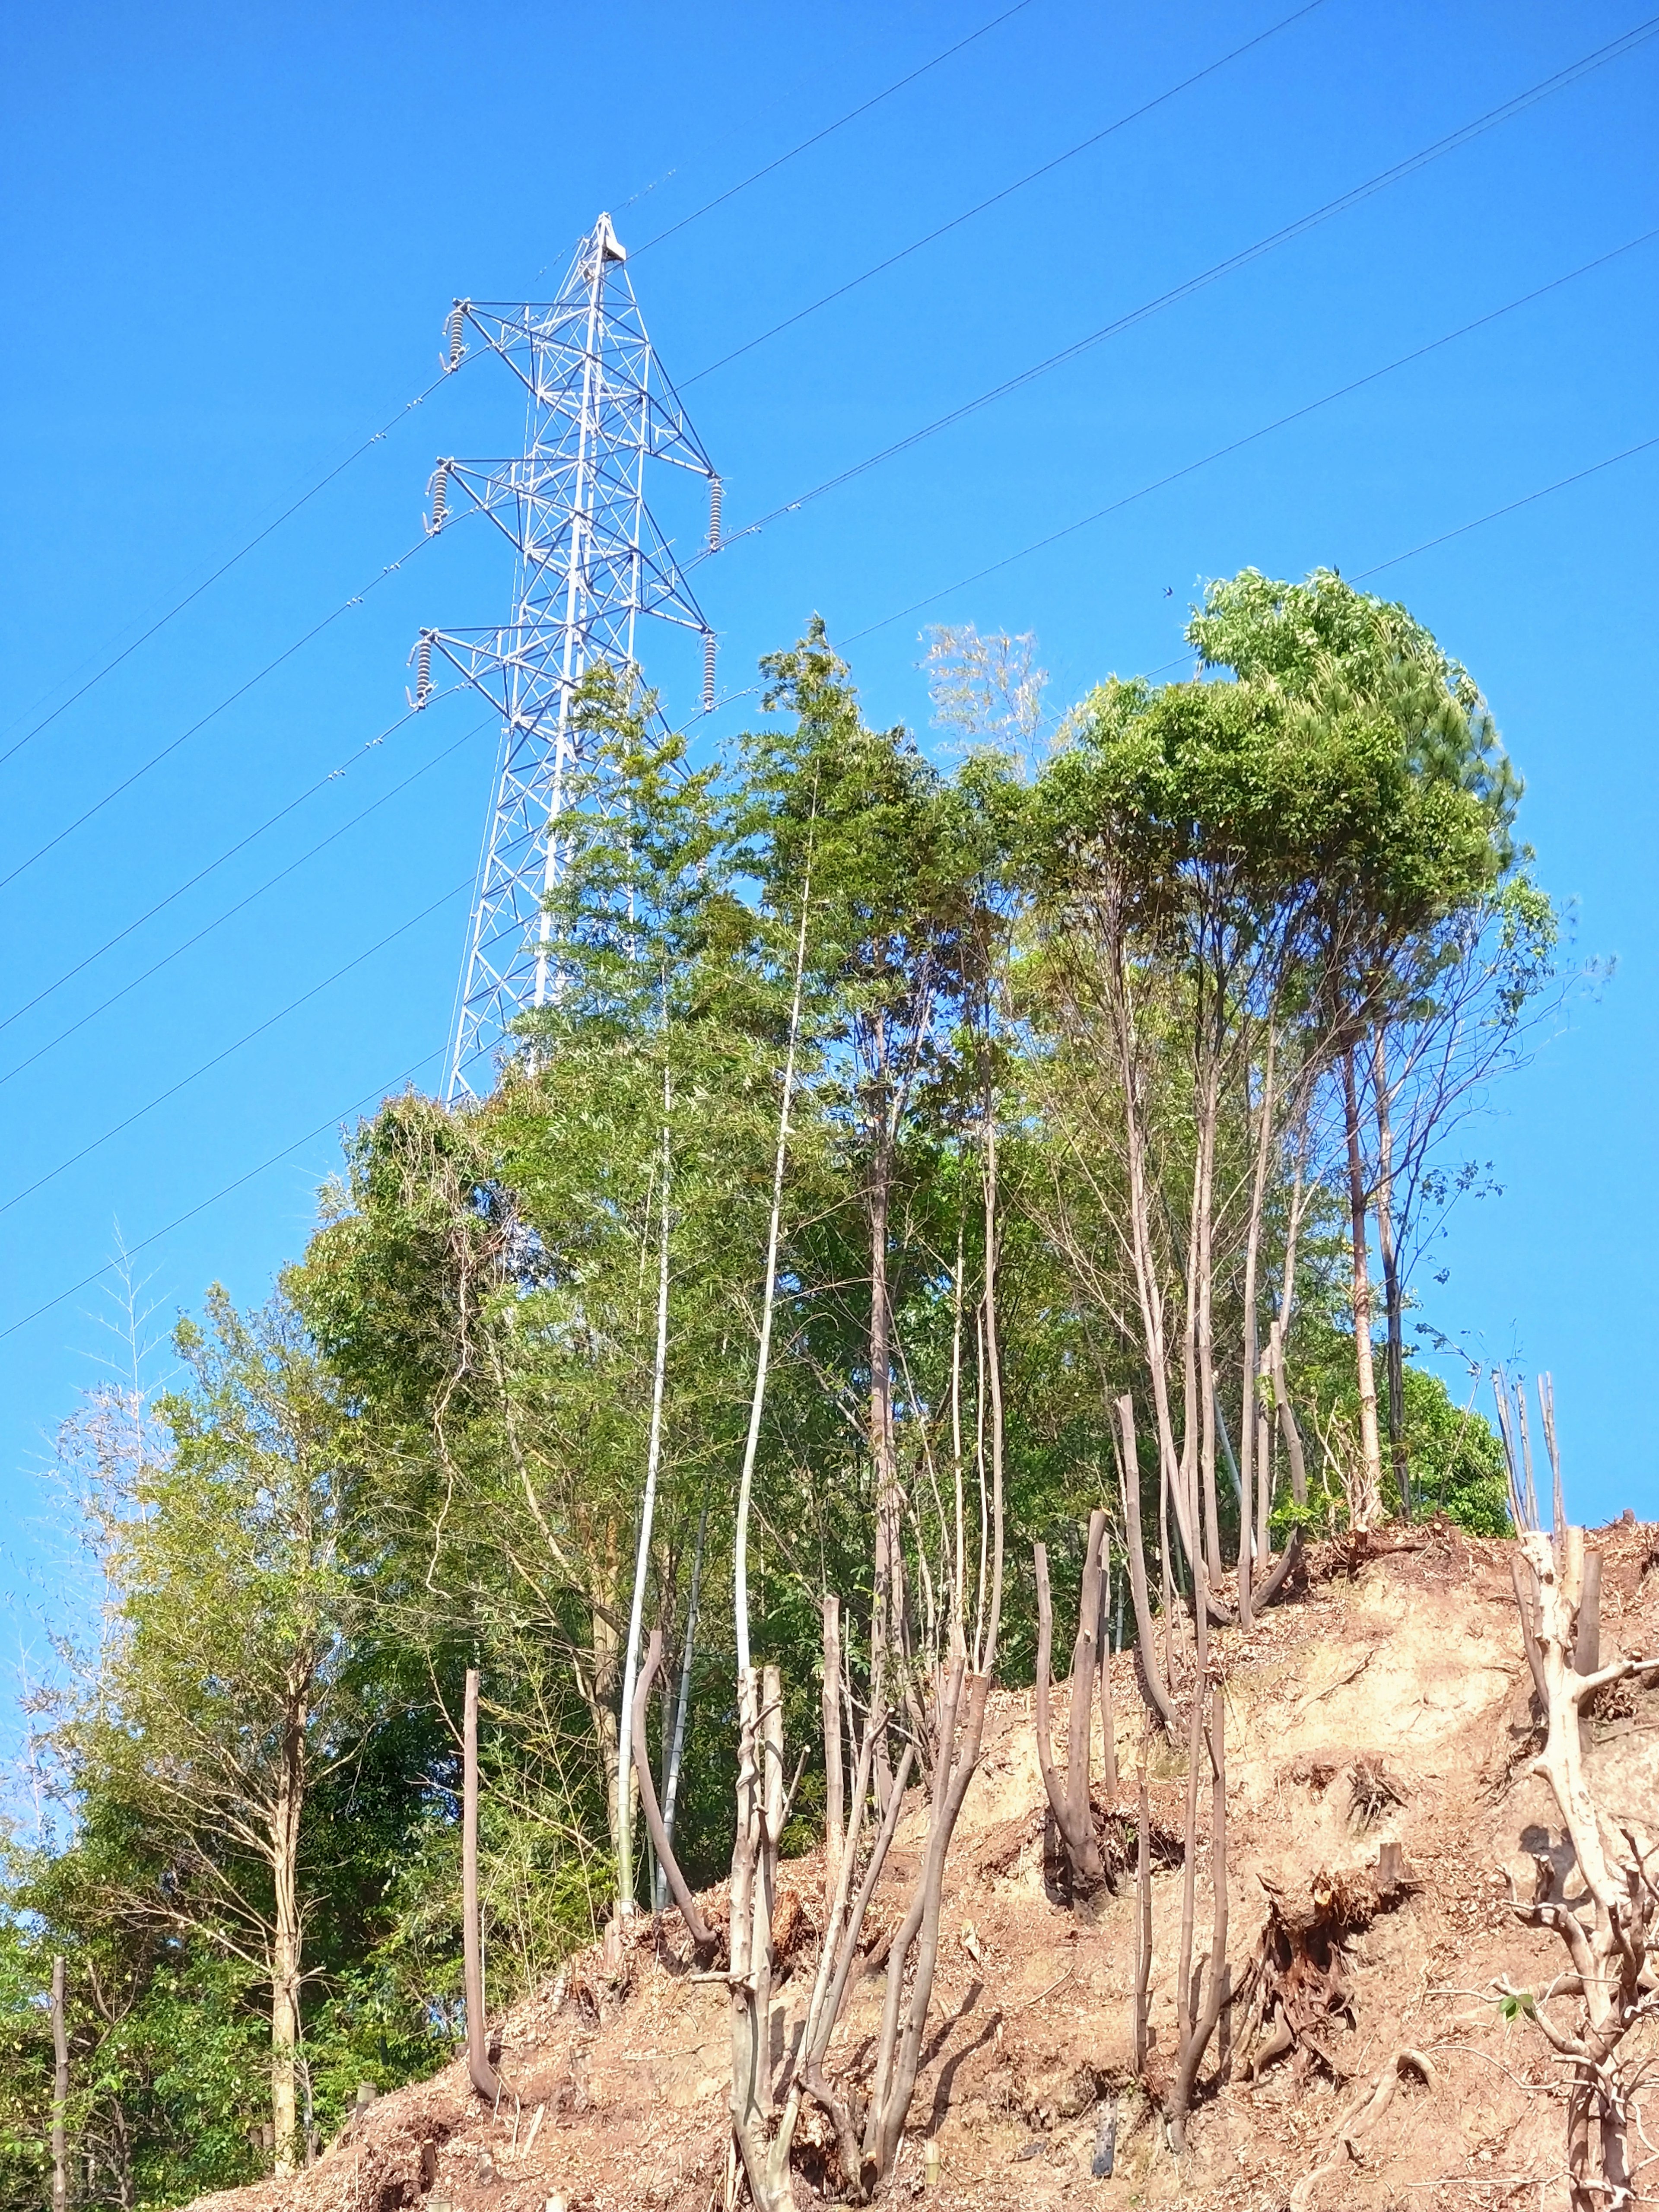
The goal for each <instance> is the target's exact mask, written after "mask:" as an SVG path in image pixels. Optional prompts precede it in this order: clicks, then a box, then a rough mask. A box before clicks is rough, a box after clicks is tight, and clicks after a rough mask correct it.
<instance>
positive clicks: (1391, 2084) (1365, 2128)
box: [1291, 2051, 1436, 2212]
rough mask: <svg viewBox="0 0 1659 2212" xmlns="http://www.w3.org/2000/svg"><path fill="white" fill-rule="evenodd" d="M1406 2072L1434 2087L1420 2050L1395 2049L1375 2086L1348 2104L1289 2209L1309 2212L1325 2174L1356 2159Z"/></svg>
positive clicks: (1294, 2191)
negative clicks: (1363, 2142)
mask: <svg viewBox="0 0 1659 2212" xmlns="http://www.w3.org/2000/svg"><path fill="white" fill-rule="evenodd" d="M1407 2074H1415V2075H1417V2076H1418V2078H1419V2081H1421V2082H1422V2084H1423V2086H1424V2087H1425V2089H1427V2090H1428V2091H1429V2093H1430V2094H1431V2095H1432V2094H1433V2093H1434V2089H1435V2087H1436V2081H1435V2071H1434V2069H1433V2067H1432V2066H1431V2064H1430V2063H1429V2062H1428V2060H1427V2059H1426V2058H1425V2057H1424V2056H1423V2054H1422V2052H1421V2051H1395V2055H1394V2057H1392V2058H1391V2059H1390V2060H1389V2063H1388V2064H1387V2065H1386V2066H1385V2067H1384V2068H1383V2071H1382V2072H1381V2073H1380V2074H1379V2075H1377V2077H1376V2083H1375V2085H1374V2087H1372V2088H1371V2089H1370V2091H1369V2092H1362V2093H1361V2095H1360V2097H1359V2098H1358V2100H1356V2101H1355V2102H1354V2103H1353V2104H1352V2105H1350V2106H1349V2107H1348V2110H1347V2112H1346V2115H1345V2116H1344V2118H1342V2120H1341V2121H1340V2123H1339V2124H1338V2127H1337V2130H1336V2136H1335V2140H1334V2142H1333V2143H1332V2144H1331V2147H1330V2148H1329V2149H1328V2151H1327V2152H1326V2154H1325V2155H1324V2157H1323V2158H1322V2160H1320V2162H1319V2164H1318V2165H1317V2166H1315V2168H1314V2170H1313V2172H1311V2173H1307V2174H1304V2176H1303V2178H1302V2179H1301V2180H1300V2181H1298V2182H1297V2185H1296V2186H1295V2188H1294V2189H1292V2190H1291V2212H1309V2207H1310V2205H1311V2204H1312V2203H1313V2194H1314V2191H1315V2190H1316V2188H1317V2187H1318V2185H1319V2184H1320V2183H1321V2182H1322V2180H1323V2179H1325V2177H1326V2175H1327V2174H1329V2173H1334V2172H1336V2171H1337V2169H1338V2168H1339V2167H1340V2166H1346V2164H1347V2162H1348V2160H1350V2159H1353V2160H1356V2161H1358V2157H1359V2149H1358V2146H1359V2142H1360V2141H1361V2139H1362V2137H1364V2136H1367V2135H1369V2134H1370V2131H1371V2130H1372V2129H1373V2128H1374V2127H1375V2126H1376V2124H1377V2122H1378V2121H1379V2120H1380V2119H1381V2118H1382V2117H1383V2113H1384V2112H1387V2111H1388V2109H1389V2106H1390V2105H1391V2104H1392V2103H1393V2102H1394V2093H1395V2090H1396V2089H1397V2088H1398V2087H1399V2086H1400V2083H1401V2080H1402V2079H1403V2078H1404V2077H1405V2075H1407Z"/></svg>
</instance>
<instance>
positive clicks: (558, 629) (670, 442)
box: [415, 215, 720, 1100]
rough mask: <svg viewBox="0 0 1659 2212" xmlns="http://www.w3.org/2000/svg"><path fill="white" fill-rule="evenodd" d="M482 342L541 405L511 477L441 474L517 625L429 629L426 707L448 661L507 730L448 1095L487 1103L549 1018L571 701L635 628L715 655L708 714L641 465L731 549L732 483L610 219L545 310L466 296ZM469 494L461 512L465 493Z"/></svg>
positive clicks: (436, 508) (423, 656) (533, 404)
mask: <svg viewBox="0 0 1659 2212" xmlns="http://www.w3.org/2000/svg"><path fill="white" fill-rule="evenodd" d="M469 332H471V333H472V334H473V335H474V336H475V337H477V339H479V340H481V341H482V342H483V344H485V345H487V346H488V347H489V349H491V351H492V352H495V353H496V354H499V355H500V356H501V359H502V360H503V361H504V362H506V363H507V366H508V368H511V369H512V370H513V373H514V374H515V375H516V376H517V377H518V378H519V379H520V382H521V383H522V384H523V386H525V390H526V393H527V395H528V406H527V413H526V434H525V450H524V453H522V455H520V456H519V457H517V458H515V459H511V460H503V461H460V460H441V461H440V462H439V464H438V466H437V470H436V472H435V475H434V477H433V479H432V483H431V488H430V489H431V500H432V512H431V514H430V517H429V518H428V525H427V526H428V529H429V530H440V529H442V528H443V527H444V526H446V525H447V523H449V522H452V521H453V520H456V519H457V518H458V517H459V515H460V514H463V513H468V512H476V513H483V514H486V515H488V516H489V519H490V520H491V521H492V522H493V523H494V524H495V526H496V527H497V528H498V529H499V530H501V532H502V533H503V534H504V535H505V536H506V537H507V539H508V540H509V541H510V542H511V544H512V545H513V553H514V562H513V612H512V619H511V620H510V621H509V622H508V623H507V624H506V625H505V627H503V628H502V629H489V630H440V629H423V630H422V632H421V635H420V641H419V644H418V645H417V647H416V656H417V667H418V673H417V678H416V699H415V703H416V705H417V706H420V705H424V703H425V702H426V700H427V698H428V696H429V695H430V692H431V689H432V655H433V653H434V650H436V651H437V652H438V653H440V654H441V656H442V657H443V658H444V659H446V660H447V661H448V662H449V663H450V664H451V665H452V666H453V668H455V669H456V670H457V671H459V673H460V675H461V676H462V677H464V678H465V680H466V682H467V683H469V684H471V685H473V686H474V687H475V688H476V689H477V690H479V691H481V692H483V695H484V696H485V697H486V698H487V699H489V701H490V702H491V703H492V705H493V706H494V707H495V708H496V710H497V711H498V713H499V714H500V715H501V751H500V757H499V761H498V764H497V768H496V775H495V805H494V810H493V812H492V815H491V817H490V823H489V836H488V837H487V839H486V840H485V843H484V849H483V861H482V865H481V867H480V871H479V876H478V882H477V890H476V892H475V895H474V898H473V905H472V917H471V927H470V932H469V938H468V945H467V951H466V959H465V968H464V970H463V974H462V981H461V988H460V994H459V998H458V1000H457V1002H456V1011H455V1021H454V1025H453V1032H452V1035H451V1039H450V1048H449V1060H448V1074H447V1087H446V1091H445V1096H446V1097H447V1098H448V1099H450V1100H453V1099H455V1098H456V1097H479V1096H482V1095H483V1092H484V1091H488V1090H489V1087H490V1085H491V1082H492V1080H493V1076H494V1069H495V1057H496V1055H497V1054H499V1053H500V1052H501V1051H502V1050H503V1049H504V1048H506V1047H507V1045H508V1044H509V1043H510V1041H511V1040H510V1034H509V1030H510V1024H512V1022H513V1019H514V1018H515V1017H516V1016H518V1015H520V1014H522V1013H524V1012H526V1011H528V1010H529V1009H531V1008H532V1007H536V1006H544V1005H546V1003H547V1002H548V1000H549V998H550V995H551V994H552V992H553V990H554V988H555V987H556V980H557V960H558V955H557V947H556V945H555V944H554V942H553V939H552V921H551V917H550V915H549V914H548V912H547V908H546V903H545V902H546V897H547V894H548V892H549V890H550V889H551V887H552V885H553V884H554V882H555V881H556V877H557V873H558V868H559V854H560V839H559V820H560V813H561V809H562V804H563V799H564V793H565V786H566V781H567V779H568V775H569V773H570V769H571V766H572V746H573V743H574V741H575V732H574V729H573V721H572V712H571V709H572V702H573V700H574V695H575V691H576V687H577V686H578V684H580V681H581V679H582V677H583V676H584V675H585V674H586V671H588V670H589V669H590V668H592V666H593V665H595V664H596V663H597V662H600V661H605V662H608V663H609V664H610V665H611V666H612V667H614V668H616V669H617V670H618V671H622V672H623V673H624V674H627V673H630V672H632V671H637V669H638V666H639V662H638V658H637V649H636V629H637V624H638V622H639V619H640V617H641V616H642V615H649V616H652V617H654V618H656V619H657V620H659V621H661V622H668V623H674V624H676V625H677V626H678V627H679V628H680V629H690V630H694V631H696V632H697V633H698V634H699V635H701V636H702V640H703V705H704V707H705V708H708V707H712V706H713V704H714V632H713V631H712V630H711V629H710V628H709V626H708V623H707V622H706V621H705V620H704V618H703V615H702V609H701V608H700V607H699V606H698V605H697V602H696V599H695V598H694V596H693V595H692V592H691V590H690V586H688V584H687V583H686V580H685V578H684V575H683V574H681V573H680V569H679V566H678V562H676V560H675V558H674V556H673V553H672V552H671V550H670V547H669V545H668V543H667V541H666V539H665V538H664V536H663V533H662V532H661V531H660V530H659V527H658V526H657V523H656V521H655V520H654V519H653V515H652V513H651V509H650V507H648V506H647V503H646V496H645V465H646V463H647V461H664V462H668V463H670V464H671V465H674V466H676V467H678V468H683V469H688V470H690V471H692V472H693V473H694V474H696V475H697V476H701V477H706V478H707V479H708V487H709V520H708V547H709V550H714V549H716V548H717V547H718V545H719V544H720V478H719V477H718V476H716V474H715V472H714V464H713V463H712V462H711V461H710V459H709V458H708V454H707V453H705V452H704V451H703V448H702V441H700V439H699V438H698V436H697V435H696V431H695V430H694V429H693V428H692V427H691V425H690V422H689V421H688V420H687V418H686V414H685V410H684V407H683V406H682V404H680V400H679V398H678V394H677V393H676V392H675V391H674V388H673V386H671V384H670V383H669V381H668V380H667V378H666V377H665V375H664V374H663V371H662V368H661V365H660V363H659V362H658V360H657V357H656V355H655V353H654V352H653V349H652V344H651V341H650V339H649V337H647V335H646V329H645V325H644V323H643V321H642V320H641V316H640V311H639V306H638V303H637V302H636V301H635V297H634V288H633V286H632V285H631V284H630V283H629V278H628V268H627V257H626V255H625V253H624V252H623V247H622V246H621V244H620V243H619V242H618V240H617V234H616V233H615V231H614V230H613V229H612V228H611V218H610V216H607V215H602V216H600V217H599V221H598V222H596V223H595V225H594V226H593V229H592V234H591V235H590V236H589V237H587V238H585V239H584V240H582V242H581V244H580V246H578V247H577V249H576V253H575V258H574V260H573V261H572V263H571V264H570V269H569V272H568V275H567V276H566V277H565V280H564V283H563V284H562V287H561V288H560V291H559V295H558V297H557V298H556V300H555V301H553V302H552V304H551V306H528V307H508V306H502V305H501V304H499V303H495V302H489V301H475V300H458V301H456V302H455V306H454V308H453V312H452V313H451V315H450V318H449V322H448V325H447V338H448V361H447V365H448V366H449V367H450V368H458V367H459V364H460V362H461V361H462V359H463V357H464V356H465V352H466V350H467V343H468V334H469ZM458 495H459V497H458Z"/></svg>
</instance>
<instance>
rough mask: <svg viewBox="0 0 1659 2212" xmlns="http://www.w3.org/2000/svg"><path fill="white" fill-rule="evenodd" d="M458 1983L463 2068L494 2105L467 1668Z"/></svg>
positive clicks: (474, 1730) (474, 1727)
mask: <svg viewBox="0 0 1659 2212" xmlns="http://www.w3.org/2000/svg"><path fill="white" fill-rule="evenodd" d="M461 1981H462V1987H463V1990H464V1992H465V2000H466V2070H467V2074H468V2075H469V2077H470V2078H471V2083H472V2086H473V2087H474V2088H475V2089H476V2090H477V2093H478V2094H479V2095H480V2096H481V2097H484V2098H487V2099H488V2100H489V2102H490V2103H491V2104H492V2105H493V2104H494V2103H495V2100H496V2098H497V2097H498V2096H500V2094H501V2083H500V2081H498V2080H497V2079H496V2077H495V2068H494V2067H493V2066H491V2064H490V2063H489V2051H488V2050H487V2048H486V2038H485V2035H484V1986H483V1930H482V1929H481V1928H480V1926H479V1923H478V1670H477V1668H476V1667H469V1668H467V1670H466V1692H465V1702H464V1704H463V1705H462V1708H461Z"/></svg>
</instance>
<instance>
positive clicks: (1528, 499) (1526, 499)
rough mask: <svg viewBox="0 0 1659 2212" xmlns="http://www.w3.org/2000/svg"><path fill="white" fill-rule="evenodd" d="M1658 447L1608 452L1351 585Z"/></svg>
mask: <svg viewBox="0 0 1659 2212" xmlns="http://www.w3.org/2000/svg"><path fill="white" fill-rule="evenodd" d="M1656 446H1659V436H1655V437H1651V438H1644V439H1643V440H1642V441H1641V442H1640V444H1639V445H1635V446H1626V447H1625V449H1624V451H1623V452H1622V453H1609V454H1608V455H1607V458H1606V459H1605V460H1600V461H1592V462H1591V463H1590V465H1589V467H1588V468H1583V469H1575V470H1574V471H1573V473H1572V474H1571V476H1570V477H1557V478H1556V480H1555V482H1554V483H1547V484H1541V485H1540V486H1539V488H1538V489H1537V490H1536V491H1528V492H1523V493H1522V495H1521V497H1520V498H1519V499H1512V500H1510V501H1507V502H1506V503H1505V504H1504V506H1502V507H1493V508H1492V510H1491V511H1490V513H1486V514H1477V515H1476V516H1475V518H1474V521H1473V522H1460V523H1459V524H1458V526H1457V527H1456V528H1455V530H1443V531H1442V532H1441V533H1440V535H1439V536H1438V537H1437V538H1425V539H1424V541H1423V543H1422V544H1420V545H1413V546H1412V547H1411V548H1410V549H1409V550H1407V551H1406V552H1404V553H1391V554H1390V555H1389V558H1388V559H1387V560H1386V561H1376V562H1373V563H1372V564H1371V566H1370V568H1361V569H1359V570H1358V571H1357V573H1356V574H1354V575H1353V576H1352V577H1350V578H1349V581H1350V582H1351V583H1359V582H1362V581H1363V580H1364V578H1365V577H1367V576H1380V575H1381V574H1382V573H1383V570H1384V569H1385V568H1398V566H1399V565H1400V563H1401V562H1402V561H1414V560H1416V558H1417V556H1418V555H1419V553H1431V552H1433V550H1434V549H1435V547H1436V546H1437V545H1446V544H1449V543H1450V541H1451V540H1452V539H1453V538H1462V537H1464V536H1466V535H1467V534H1468V532H1470V531H1471V530H1483V529H1485V527H1486V525H1487V523H1489V522H1496V521H1498V520H1499V518H1500V517H1502V516H1504V515H1505V514H1513V513H1516V509H1517V508H1520V507H1530V506H1531V505H1532V504H1533V502H1534V500H1540V499H1547V498H1548V497H1549V495H1550V494H1551V493H1552V492H1555V491H1565V490H1566V489H1567V487H1568V486H1569V485H1570V484H1576V483H1583V481H1584V479H1585V477H1595V476H1600V475H1601V471H1602V470H1603V469H1611V468H1616V467H1617V466H1618V465H1619V463H1620V461H1629V460H1634V459H1635V458H1636V456H1637V454H1638V453H1651V452H1652V451H1653V449H1654V447H1656Z"/></svg>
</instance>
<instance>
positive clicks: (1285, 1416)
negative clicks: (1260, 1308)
mask: <svg viewBox="0 0 1659 2212" xmlns="http://www.w3.org/2000/svg"><path fill="white" fill-rule="evenodd" d="M1267 1359H1268V1364H1269V1369H1270V1371H1271V1373H1272V1375H1273V1400H1274V1403H1275V1404H1276V1406H1277V1407H1278V1409H1279V1434H1280V1436H1281V1437H1283V1438H1284V1440H1285V1458H1286V1459H1287V1460H1288V1461H1289V1462H1290V1467H1291V1497H1292V1498H1294V1499H1295V1500H1296V1502H1297V1504H1298V1505H1305V1504H1307V1502H1308V1466H1307V1462H1306V1461H1305V1460H1304V1457H1303V1455H1302V1431H1300V1430H1299V1429H1298V1428H1297V1425H1296V1415H1295V1413H1294V1412H1293V1411H1292V1410H1291V1394H1290V1390H1289V1388H1288V1387H1287V1385H1286V1383H1285V1337H1284V1331H1283V1326H1282V1324H1281V1323H1280V1322H1274V1323H1273V1327H1272V1328H1271V1330H1270V1331H1269V1333H1268V1337H1267Z"/></svg>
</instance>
